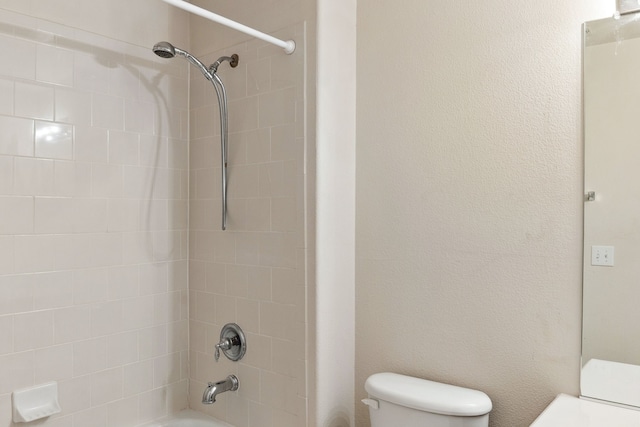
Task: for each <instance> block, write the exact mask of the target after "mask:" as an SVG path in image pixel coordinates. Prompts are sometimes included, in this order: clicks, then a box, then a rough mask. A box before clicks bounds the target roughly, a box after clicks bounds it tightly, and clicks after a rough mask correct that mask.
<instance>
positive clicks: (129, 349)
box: [107, 331, 139, 367]
mask: <svg viewBox="0 0 640 427" xmlns="http://www.w3.org/2000/svg"><path fill="white" fill-rule="evenodd" d="M138 360H139V355H138V332H137V331H129V332H122V333H119V334H115V335H109V336H108V337H107V366H108V367H116V366H123V365H127V364H129V363H133V362H137V361H138Z"/></svg>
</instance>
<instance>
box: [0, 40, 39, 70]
mask: <svg viewBox="0 0 640 427" xmlns="http://www.w3.org/2000/svg"><path fill="white" fill-rule="evenodd" d="M0 44H1V45H2V49H3V52H4V55H6V58H11V60H10V61H0V74H3V75H6V76H11V77H18V78H21V79H32V80H33V79H35V76H36V44H35V43H32V42H30V41H27V40H23V39H19V38H14V37H9V36H5V35H0Z"/></svg>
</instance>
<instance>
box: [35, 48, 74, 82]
mask: <svg viewBox="0 0 640 427" xmlns="http://www.w3.org/2000/svg"><path fill="white" fill-rule="evenodd" d="M36 80H38V81H41V82H46V83H53V84H58V85H64V86H72V85H73V52H71V51H68V50H64V49H59V48H56V47H53V46H47V45H43V44H38V46H37V47H36Z"/></svg>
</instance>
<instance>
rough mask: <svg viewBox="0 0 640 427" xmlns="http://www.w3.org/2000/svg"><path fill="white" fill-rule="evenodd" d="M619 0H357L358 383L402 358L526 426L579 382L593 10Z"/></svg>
mask: <svg viewBox="0 0 640 427" xmlns="http://www.w3.org/2000/svg"><path fill="white" fill-rule="evenodd" d="M591 3H595V2H591ZM605 6H607V7H605ZM612 11H613V5H600V6H599V8H598V7H597V6H596V5H593V4H592V5H588V4H585V3H584V2H579V1H572V2H568V3H567V2H565V3H562V4H559V3H557V2H552V1H544V2H537V3H524V2H516V3H514V2H508V1H502V0H492V1H489V2H480V3H475V4H464V5H462V4H458V3H455V2H450V1H436V2H424V1H419V0H414V1H408V2H403V3H402V4H399V3H398V2H395V1H391V0H382V1H377V2H369V1H366V0H361V1H360V2H359V4H358V98H357V102H358V104H357V105H358V110H357V111H358V113H357V124H358V126H357V131H358V140H357V141H358V142H357V237H356V242H357V243H356V245H357V252H356V255H357V263H356V265H357V267H356V292H357V294H356V301H357V302H356V354H357V356H356V397H357V398H362V397H364V392H363V389H362V388H363V384H364V381H365V379H366V378H367V376H368V375H370V374H372V373H375V372H380V371H395V372H400V373H404V374H409V375H415V376H420V377H425V378H430V379H434V380H437V381H443V382H447V383H452V384H457V385H461V386H467V387H472V388H477V389H480V390H483V391H485V392H486V393H488V394H489V396H490V397H491V398H492V400H493V403H494V410H493V412H492V415H491V425H492V426H494V427H515V426H527V425H529V423H531V422H532V421H533V419H534V418H535V417H536V415H537V414H539V413H540V411H541V410H542V409H543V408H544V407H545V405H547V404H548V403H549V402H550V401H551V400H552V399H553V397H554V396H555V395H556V394H557V393H560V392H565V393H570V394H577V393H578V391H579V390H578V381H579V368H580V364H579V363H580V325H581V321H580V314H581V266H582V250H581V249H582V239H581V236H582V230H581V226H582V219H581V217H582V195H581V193H582V142H581V130H580V129H581V121H580V120H581V96H580V88H581V81H580V75H581V74H580V73H581V36H580V25H581V23H582V22H583V21H585V20H590V19H595V18H599V17H602V16H605V15H606V14H609V13H611V12H612ZM356 401H357V400H356ZM357 418H358V423H357V425H359V426H364V425H366V421H367V419H368V416H367V414H366V411H365V409H364V407H363V406H359V407H358V417H357Z"/></svg>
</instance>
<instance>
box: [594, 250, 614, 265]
mask: <svg viewBox="0 0 640 427" xmlns="http://www.w3.org/2000/svg"><path fill="white" fill-rule="evenodd" d="M591 265H601V266H605V267H613V246H591Z"/></svg>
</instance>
